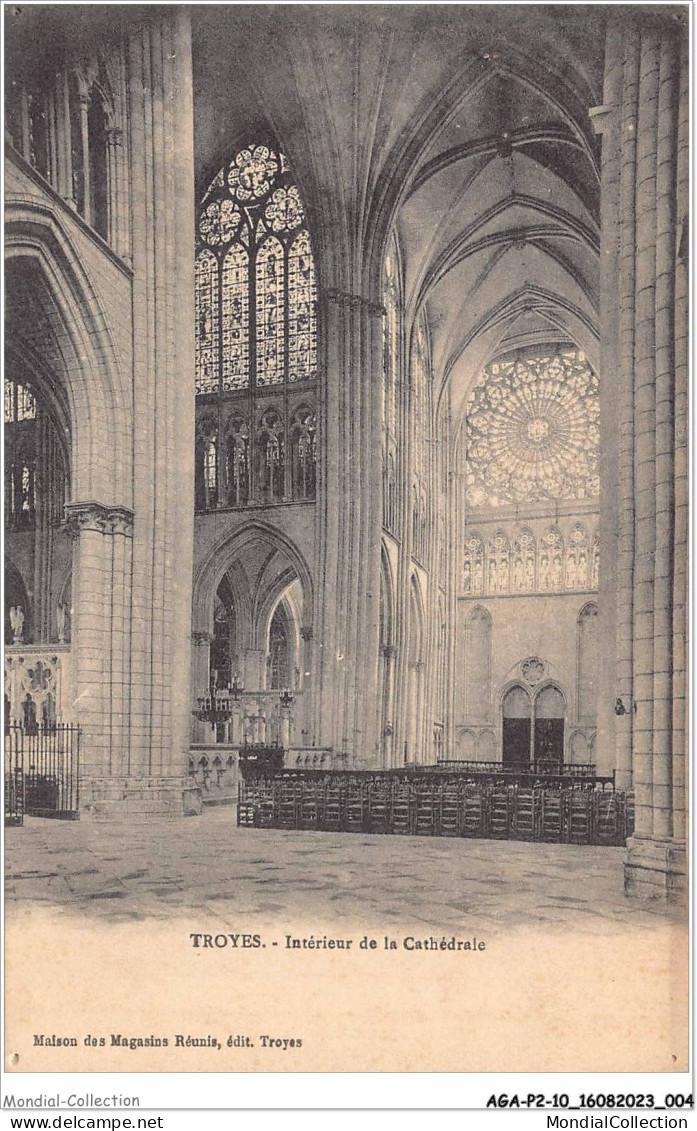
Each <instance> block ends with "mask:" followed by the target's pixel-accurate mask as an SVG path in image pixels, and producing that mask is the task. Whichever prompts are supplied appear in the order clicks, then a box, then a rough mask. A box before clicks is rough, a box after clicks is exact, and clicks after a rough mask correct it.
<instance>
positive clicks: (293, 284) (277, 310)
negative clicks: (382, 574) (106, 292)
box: [195, 144, 317, 506]
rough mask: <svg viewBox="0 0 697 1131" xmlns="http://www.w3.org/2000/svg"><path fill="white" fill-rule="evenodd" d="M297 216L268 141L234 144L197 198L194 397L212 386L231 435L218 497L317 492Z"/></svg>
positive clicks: (313, 326) (307, 306) (271, 498)
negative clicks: (228, 158)
mask: <svg viewBox="0 0 697 1131" xmlns="http://www.w3.org/2000/svg"><path fill="white" fill-rule="evenodd" d="M305 225H306V221H305V210H304V207H303V203H302V200H301V197H300V192H299V190H298V187H297V185H296V184H294V181H293V176H292V173H291V168H290V165H289V163H288V161H287V159H286V158H285V156H284V155H283V154H282V153H279V152H277V151H276V150H275V149H273V148H272V147H271V146H269V145H266V144H250V145H249V146H247V147H245V148H244V149H241V150H240V151H239V152H238V153H237V154H236V155H235V157H234V158H233V160H232V161H231V162H230V163H229V164H227V165H225V166H224V167H223V168H222V169H221V170H220V171H219V173H218V175H217V176H216V177H215V178H214V180H213V181H212V182H211V184H210V185H209V187H208V190H207V191H206V193H205V194H204V197H203V200H202V202H201V206H200V209H199V215H198V229H197V245H196V276H195V286H196V298H195V302H196V309H195V313H196V393H197V397H198V399H199V403H200V405H201V406H202V405H204V404H208V405H210V404H211V400H212V398H214V397H215V398H216V400H217V401H218V404H219V406H220V407H219V411H220V413H221V417H225V418H226V423H225V427H224V431H225V433H226V434H227V436H228V446H227V454H226V459H225V460H224V461H222V464H221V462H220V461H219V465H218V469H219V473H220V474H221V475H222V474H224V475H225V478H226V482H225V483H224V484H220V489H219V490H218V493H217V499H216V503H215V505H219V506H244V505H246V504H247V503H248V502H256V503H262V504H265V503H274V502H280V501H283V500H290V499H298V500H303V499H312V498H314V495H315V487H316V458H317V456H316V417H315V407H314V385H315V382H316V379H317V290H316V284H315V267H314V259H313V255H312V245H311V241H310V234H309V232H308V230H307V227H306V226H305ZM296 397H299V398H300V399H299V400H297V399H296ZM262 398H263V399H262ZM230 413H232V414H233V415H232V417H231V416H230V415H229V414H230ZM221 431H222V430H221ZM289 440H290V444H291V451H290V455H291V458H290V460H289V459H288V458H287V457H286V447H287V445H288V442H289ZM250 443H253V444H254V445H255V456H254V457H250V451H249V445H250Z"/></svg>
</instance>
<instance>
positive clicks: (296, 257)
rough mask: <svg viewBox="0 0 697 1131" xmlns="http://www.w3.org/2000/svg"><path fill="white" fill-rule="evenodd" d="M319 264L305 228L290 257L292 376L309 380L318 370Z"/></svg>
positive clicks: (291, 379)
mask: <svg viewBox="0 0 697 1131" xmlns="http://www.w3.org/2000/svg"><path fill="white" fill-rule="evenodd" d="M314 296H315V267H314V263H313V260H312V251H311V250H310V237H309V235H308V234H307V232H301V233H300V235H299V236H297V237H296V239H295V240H293V243H292V245H291V249H290V255H289V257H288V297H289V302H290V310H289V318H288V353H289V363H288V380H289V381H308V380H310V379H311V378H312V377H314V375H315V373H316V372H317V318H316V314H315V298H314Z"/></svg>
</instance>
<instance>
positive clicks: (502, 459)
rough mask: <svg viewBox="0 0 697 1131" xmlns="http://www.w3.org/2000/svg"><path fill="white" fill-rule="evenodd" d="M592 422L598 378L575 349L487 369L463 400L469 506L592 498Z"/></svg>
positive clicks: (595, 431) (595, 438)
mask: <svg viewBox="0 0 697 1131" xmlns="http://www.w3.org/2000/svg"><path fill="white" fill-rule="evenodd" d="M598 420H599V398H598V378H597V376H596V375H595V373H594V372H593V370H592V369H591V367H590V365H589V364H588V361H587V359H586V357H585V355H584V354H583V353H582V352H581V351H580V350H575V349H561V350H557V351H548V352H545V353H539V352H538V353H537V354H536V355H530V356H525V357H521V356H516V357H514V358H509V359H503V360H500V361H497V362H494V363H492V364H491V365H489V366H488V367H487V369H486V370H485V374H484V377H483V378H482V380H481V381H479V382H478V383H477V384H476V385H475V386H474V388H473V389H472V391H471V393H470V395H469V397H468V401H467V502H468V503H469V505H470V506H476V507H480V506H501V505H507V504H512V503H513V504H515V503H533V502H538V501H540V500H543V499H585V498H593V497H596V496H597V495H598V493H599V478H598V443H599V436H600V433H599V427H598Z"/></svg>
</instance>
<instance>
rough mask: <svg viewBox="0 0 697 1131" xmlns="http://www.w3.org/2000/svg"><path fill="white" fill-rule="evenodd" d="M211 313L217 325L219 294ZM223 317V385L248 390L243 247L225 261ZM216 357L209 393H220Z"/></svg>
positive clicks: (246, 271)
mask: <svg viewBox="0 0 697 1131" xmlns="http://www.w3.org/2000/svg"><path fill="white" fill-rule="evenodd" d="M223 203H226V202H225V201H223ZM202 254H205V253H202ZM211 313H212V315H213V316H214V318H215V319H216V325H217V319H218V316H219V315H218V303H217V294H213V293H212V294H211ZM220 315H221V321H222V327H223V333H222V357H221V374H222V379H221V386H222V388H223V390H225V391H227V390H229V389H246V388H247V386H248V385H249V256H248V255H247V252H246V250H245V249H244V248H243V247H242V246H241V245H240V244H238V245H237V246H236V247H233V248H231V249H230V251H228V253H227V255H226V256H225V258H224V259H223V280H222V309H221V310H220ZM213 357H214V361H213V373H214V379H213V384H212V387H211V388H210V389H208V390H206V391H207V392H216V390H217V385H218V365H217V360H218V359H217V356H216V355H215V354H214V355H213ZM201 391H203V390H201Z"/></svg>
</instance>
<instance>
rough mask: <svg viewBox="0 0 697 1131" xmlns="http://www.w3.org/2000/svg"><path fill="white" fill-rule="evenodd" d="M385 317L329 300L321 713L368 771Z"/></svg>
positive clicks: (333, 740) (324, 732)
mask: <svg viewBox="0 0 697 1131" xmlns="http://www.w3.org/2000/svg"><path fill="white" fill-rule="evenodd" d="M382 317H383V310H382V307H381V306H379V305H378V304H376V303H374V302H372V301H370V300H369V299H367V298H364V297H362V296H360V295H357V294H347V293H344V292H341V291H337V290H333V291H329V292H328V293H327V294H326V295H325V301H324V309H323V323H324V326H325V334H324V339H325V341H326V343H327V363H326V374H327V376H326V383H325V389H324V391H323V395H322V397H321V401H320V406H319V409H320V422H321V429H320V436H321V444H320V451H321V460H322V462H321V465H320V469H319V472H320V474H319V498H318V507H317V515H318V531H317V545H318V547H319V561H318V571H317V573H318V590H319V595H318V598H319V599H318V608H317V616H318V623H317V626H316V628H317V636H318V639H319V640H320V641H321V642H322V643H321V645H320V648H321V651H320V653H319V655H318V656H317V665H316V670H317V679H316V682H315V704H316V708H315V711H314V717H315V718H316V719H317V721H318V731H319V733H318V740H319V744H320V745H322V746H331V747H333V748H334V750H335V751H337V752H340V753H347V754H348V755H349V756H350V757H352V758H353V759H355V760H356V762H358V763H359V764H360V763H363V764H368V765H375V764H376V763H377V760H378V758H379V748H380V740H379V735H378V734H377V725H376V718H377V715H376V702H377V670H378V646H379V604H380V539H381V529H382V515H381V509H382V508H381V483H380V450H381V448H380V427H381V425H380V396H381V385H382V379H381V365H382Z"/></svg>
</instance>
